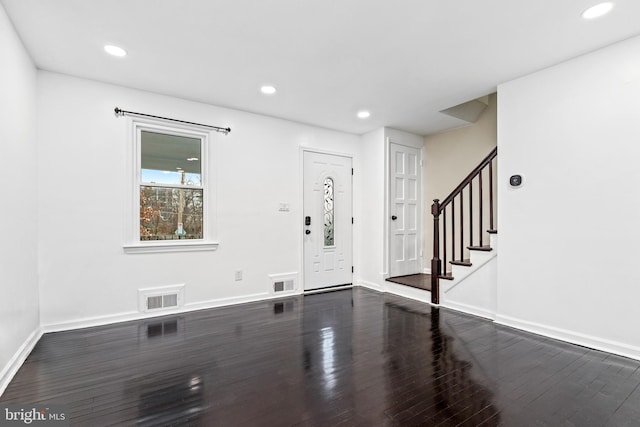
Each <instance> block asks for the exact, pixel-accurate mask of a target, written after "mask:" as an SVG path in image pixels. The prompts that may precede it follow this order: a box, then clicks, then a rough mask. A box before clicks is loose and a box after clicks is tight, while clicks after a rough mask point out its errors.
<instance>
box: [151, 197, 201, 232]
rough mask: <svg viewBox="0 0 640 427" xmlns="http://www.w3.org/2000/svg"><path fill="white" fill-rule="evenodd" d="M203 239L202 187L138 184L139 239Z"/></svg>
mask: <svg viewBox="0 0 640 427" xmlns="http://www.w3.org/2000/svg"><path fill="white" fill-rule="evenodd" d="M176 239H202V190H201V189H190V188H166V187H149V186H141V187H140V240H176Z"/></svg>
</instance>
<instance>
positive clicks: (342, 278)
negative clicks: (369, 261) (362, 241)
mask: <svg viewBox="0 0 640 427" xmlns="http://www.w3.org/2000/svg"><path fill="white" fill-rule="evenodd" d="M303 158H304V160H303V162H304V163H303V174H304V178H303V179H304V183H303V185H304V197H303V199H304V200H303V205H304V206H303V217H302V221H303V224H304V227H303V230H304V232H303V233H304V234H303V239H304V245H303V248H304V289H305V290H311V289H318V288H325V287H330V286H338V285H345V284H351V283H352V265H353V264H352V249H351V248H352V216H351V215H352V206H351V203H352V201H351V191H352V188H351V187H352V185H351V181H352V179H351V178H352V169H351V158H350V157H344V156H338V155H333V154H325V153H316V152H313V151H304V152H303Z"/></svg>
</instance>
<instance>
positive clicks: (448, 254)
mask: <svg viewBox="0 0 640 427" xmlns="http://www.w3.org/2000/svg"><path fill="white" fill-rule="evenodd" d="M497 152H498V151H497V147H496V148H494V149H493V150H492V151H491V152H490V153H489V154H488V155H487V156H486V157H485V158H484V159H483V160H482V161H481V162H480V164H478V166H476V167H475V168H474V169H473V170H472V171H471V173H469V175H468V176H467V177H466V178H465V179H464V180H462V182H461V183H460V184H459V185H458V186H457V187H456V188H455V189H454V190H453V191H452V192H451V194H449V195H448V196H447V197H446V198H445V199H444V200H443V201H442V202H440V200H438V199H436V200H434V201H433V205H432V206H431V213H432V215H433V258H432V260H431V277H430V280H431V302H432V303H433V304H441V305H443V306H445V307H450V308H454V309H458V310H461V311H466V312H469V313H472V314H476V315H479V316H483V317H489V318H493V313H495V302H496V297H495V296H496V295H495V294H496V288H495V287H496V265H497V249H498V234H497V230H496V229H495V227H494V225H495V211H496V205H497V204H496V203H494V201H495V198H494V194H495V188H494V183H495V179H494V178H495V175H494V172H495V163H496V156H497Z"/></svg>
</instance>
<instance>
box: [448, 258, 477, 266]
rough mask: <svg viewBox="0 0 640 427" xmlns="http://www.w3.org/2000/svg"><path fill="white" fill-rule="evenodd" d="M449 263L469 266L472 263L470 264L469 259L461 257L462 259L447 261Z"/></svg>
mask: <svg viewBox="0 0 640 427" xmlns="http://www.w3.org/2000/svg"><path fill="white" fill-rule="evenodd" d="M449 263H450V264H451V265H462V266H464V267H471V266H472V265H473V264H471V260H470V259H463V260H461V261H460V260H458V261H449Z"/></svg>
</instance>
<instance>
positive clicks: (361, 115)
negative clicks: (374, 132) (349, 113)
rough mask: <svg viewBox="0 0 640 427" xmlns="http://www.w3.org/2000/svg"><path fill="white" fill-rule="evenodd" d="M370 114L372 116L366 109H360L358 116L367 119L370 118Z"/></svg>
mask: <svg viewBox="0 0 640 427" xmlns="http://www.w3.org/2000/svg"><path fill="white" fill-rule="evenodd" d="M369 116H371V113H370V112H368V111H365V110H362V111H358V118H359V119H367V118H369Z"/></svg>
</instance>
